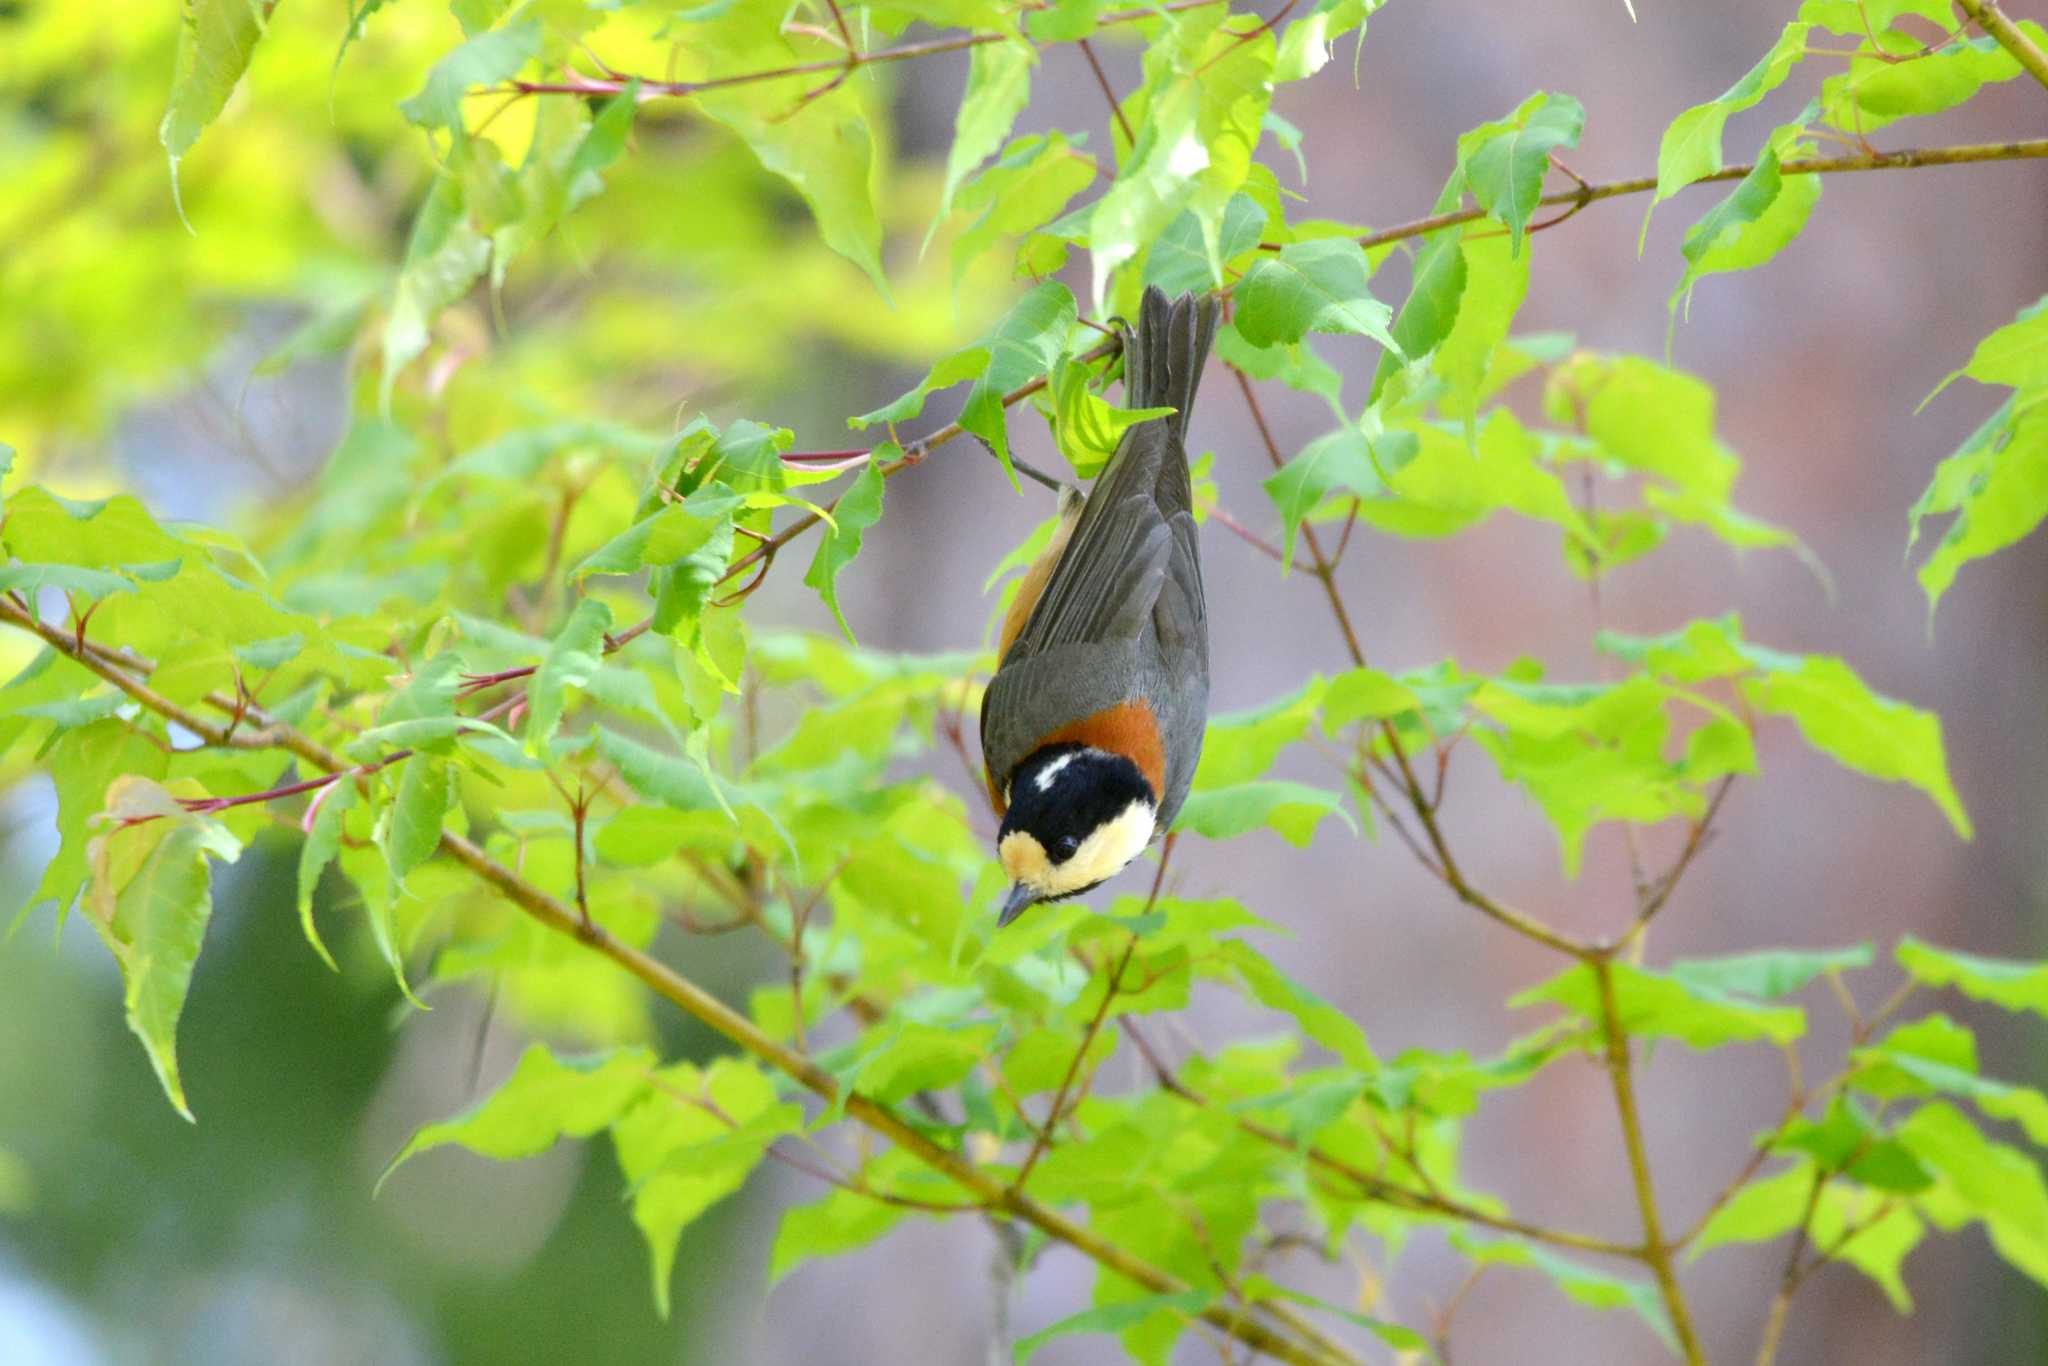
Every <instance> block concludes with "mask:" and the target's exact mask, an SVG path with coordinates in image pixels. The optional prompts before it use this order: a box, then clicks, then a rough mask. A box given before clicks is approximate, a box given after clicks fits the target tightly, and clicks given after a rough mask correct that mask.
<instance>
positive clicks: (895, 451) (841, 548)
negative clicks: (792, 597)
mask: <svg viewBox="0 0 2048 1366" xmlns="http://www.w3.org/2000/svg"><path fill="white" fill-rule="evenodd" d="M901 454H902V451H901V450H900V449H899V448H898V447H897V446H896V444H895V443H894V442H890V443H887V444H886V445H883V446H879V447H877V448H876V449H874V450H872V451H870V452H868V463H867V465H866V466H865V467H864V468H862V470H861V472H860V473H859V474H858V475H857V476H855V478H854V481H853V483H852V484H851V485H849V486H848V487H847V490H846V492H845V493H843V494H841V495H840V496H839V501H838V502H836V503H834V504H833V505H832V517H833V522H834V525H833V526H831V527H830V528H828V529H827V530H826V532H825V534H824V536H823V537H821V538H820V539H819V541H818V549H817V552H816V553H815V554H813V555H812V556H811V567H810V568H809V569H808V570H806V571H804V582H805V583H806V584H807V585H809V586H810V587H812V588H814V589H816V590H817V592H818V596H819V597H820V598H822V599H824V602H825V605H826V606H827V607H829V608H831V609H832V615H833V617H834V618H835V619H836V620H837V621H838V622H839V629H840V630H842V631H844V632H845V633H846V638H847V640H849V641H851V640H852V639H853V628H852V627H851V626H849V625H847V624H846V613H845V612H844V611H842V610H840V606H839V587H838V584H839V571H840V570H842V569H844V568H846V566H847V565H849V564H851V563H853V558H854V556H856V555H858V554H860V543H861V538H862V537H863V536H864V535H865V534H866V533H867V529H868V528H869V527H871V526H873V525H874V524H875V523H876V522H879V521H880V520H882V465H883V463H884V462H886V461H889V460H894V459H895V458H896V457H897V456H899V455H901Z"/></svg>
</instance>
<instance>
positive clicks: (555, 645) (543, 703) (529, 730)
mask: <svg viewBox="0 0 2048 1366" xmlns="http://www.w3.org/2000/svg"><path fill="white" fill-rule="evenodd" d="M611 626H612V609H611V608H609V607H607V606H605V605H604V603H603V602H602V601H601V600H600V599H597V598H583V599H581V600H580V601H578V602H577V604H576V607H575V610H573V611H572V612H570V613H569V620H568V621H567V622H565V623H563V626H562V629H561V631H560V632H559V633H558V634H557V635H556V636H555V638H554V640H553V641H552V642H550V643H549V645H548V652H547V656H546V658H544V659H542V660H541V663H540V667H539V668H538V669H536V670H535V671H534V673H533V677H532V678H531V679H530V680H529V681H528V682H527V685H526V705H527V708H528V713H527V720H526V748H527V752H528V753H530V754H532V755H534V756H535V757H536V758H538V757H541V756H544V755H546V753H547V752H548V742H549V741H550V740H552V739H554V738H555V732H556V731H557V730H559V729H560V728H561V724H562V713H563V712H564V711H565V710H567V708H568V705H569V700H568V694H569V689H571V688H587V687H589V686H590V680H591V679H592V678H594V677H596V675H597V671H598V669H599V668H600V667H602V664H603V661H604V647H605V637H606V635H607V634H609V633H610V631H611Z"/></svg>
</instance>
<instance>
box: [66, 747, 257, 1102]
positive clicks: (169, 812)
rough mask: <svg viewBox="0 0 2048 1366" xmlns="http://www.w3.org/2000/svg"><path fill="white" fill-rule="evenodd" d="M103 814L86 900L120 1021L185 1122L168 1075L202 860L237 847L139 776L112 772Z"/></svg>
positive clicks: (190, 956)
mask: <svg viewBox="0 0 2048 1366" xmlns="http://www.w3.org/2000/svg"><path fill="white" fill-rule="evenodd" d="M105 819H106V820H107V821H109V822H113V823H114V824H113V825H112V827H111V828H110V829H108V830H106V831H105V832H104V833H102V834H99V835H96V836H94V837H93V840H92V842H91V844H90V845H89V846H88V847H87V849H86V862H87V864H88V865H89V867H90V868H91V870H92V876H91V884H90V890H89V894H88V896H87V900H86V907H87V909H88V911H89V912H90V913H91V919H92V924H93V928H94V929H95V930H97V931H99V935H100V938H101V939H102V940H104V941H105V942H106V945H107V947H108V948H109V949H111V950H112V951H113V954H114V960H115V961H116V962H117V963H118V964H120V967H121V982H122V988H123V989H122V1004H123V1006H124V1007H125V1010H126V1014H127V1017H128V1028H129V1029H130V1030H132V1031H133V1032H134V1034H135V1037H136V1038H138V1039H140V1040H142V1047H143V1051H144V1052H146V1053H147V1054H148V1055H149V1063H150V1066H151V1067H153V1068H154V1069H155V1070H156V1076H157V1080H158V1081H159V1082H160V1083H162V1085H163V1088H164V1094H165V1095H166V1096H168V1097H169V1098H170V1102H171V1104H172V1106H174V1107H175V1108H176V1109H177V1111H178V1113H179V1114H181V1115H183V1116H184V1117H185V1118H186V1119H188V1120H189V1119H191V1118H192V1110H191V1107H190V1106H188V1105H187V1104H186V1103H185V1087H184V1083H183V1082H182V1081H181V1080H180V1078H179V1075H178V1017H179V1015H181V1014H182V1013H183V1012H184V1009H185V993H186V991H187V989H188V988H189V987H190V986H191V984H192V965H193V964H194V963H195V962H197V961H198V959H199V946H200V942H201V941H202V940H203V939H204V938H205V937H206V922H207V920H208V919H209V918H210V917H211V916H212V914H213V870H212V861H213V860H218V861H220V862H222V863H232V862H234V861H235V859H236V858H237V857H238V856H239V855H240V854H241V852H242V846H241V844H240V842H238V841H237V840H236V839H235V838H234V836H232V835H230V834H229V833H228V832H227V829H226V828H225V827H224V826H222V825H220V824H219V823H218V822H216V821H212V820H207V819H204V818H201V817H197V816H191V815H188V814H186V812H185V811H184V809H183V808H182V807H180V806H179V805H178V803H177V800H176V799H175V798H174V797H172V795H171V794H170V793H169V792H167V791H165V790H164V789H163V788H162V787H159V786H158V785H157V784H156V783H154V782H151V781H149V780H148V779H146V778H132V777H124V778H120V779H117V780H116V781H115V782H114V784H113V786H112V787H111V788H109V789H108V791H107V809H106V816H105ZM131 821H140V822H143V823H141V824H129V822H131Z"/></svg>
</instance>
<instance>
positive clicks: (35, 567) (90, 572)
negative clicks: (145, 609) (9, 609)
mask: <svg viewBox="0 0 2048 1366" xmlns="http://www.w3.org/2000/svg"><path fill="white" fill-rule="evenodd" d="M46 588H48V589H53V590H55V591H57V592H59V593H82V594H84V595H85V596H87V597H90V598H104V597H106V596H108V595H109V594H113V593H133V592H134V591H135V585H134V584H133V583H131V582H129V581H128V580H127V579H125V578H123V577H122V576H121V575H119V574H113V573H109V572H108V571H106V570H104V569H83V568H80V567H79V566H77V565H71V564H9V565H0V590H4V591H7V592H14V593H22V594H25V595H27V596H28V597H29V598H31V599H33V598H34V597H35V596H36V595H37V594H38V593H40V592H42V591H43V590H44V589H46Z"/></svg>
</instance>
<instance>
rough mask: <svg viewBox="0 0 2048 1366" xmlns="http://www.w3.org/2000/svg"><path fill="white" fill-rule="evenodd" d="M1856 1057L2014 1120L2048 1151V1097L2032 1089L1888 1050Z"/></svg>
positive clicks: (1861, 1051)
mask: <svg viewBox="0 0 2048 1366" xmlns="http://www.w3.org/2000/svg"><path fill="white" fill-rule="evenodd" d="M1852 1056H1853V1057H1854V1059H1855V1060H1856V1061H1858V1062H1877V1063H1882V1064H1884V1065H1885V1066H1887V1067H1891V1068H1895V1069H1897V1070H1898V1071H1900V1072H1903V1073H1905V1074H1906V1075H1907V1076H1908V1077H1911V1078H1912V1079H1913V1080H1915V1081H1917V1082H1921V1083H1923V1084H1924V1085H1926V1086H1928V1087H1931V1088H1933V1089H1934V1090H1936V1091H1939V1092H1941V1093H1942V1094H1944V1095H1951V1096H1961V1097H1964V1098H1965V1099H1967V1100H1969V1101H1970V1102H1972V1103H1973V1104H1975V1105H1976V1107H1977V1108H1978V1109H1980V1110H1982V1111H1983V1112H1984V1113H1985V1114H1987V1115H1990V1116H1991V1117H1992V1118H1993V1119H2006V1120H2011V1121H2012V1122H2013V1123H2015V1124H2017V1125H2019V1126H2020V1128H2021V1129H2022V1130H2023V1131H2024V1132H2025V1133H2026V1135H2027V1137H2028V1138H2029V1139H2030V1140H2032V1141H2033V1143H2034V1145H2035V1146H2036V1147H2040V1148H2048V1096H2044V1095H2042V1094H2041V1093H2040V1092H2039V1091H2036V1090H2034V1089H2033V1088H2032V1087H2029V1086H2015V1085H2010V1084H2008V1083H2006V1082H2001V1081H1993V1080H1992V1079H1991V1078H1989V1077H1980V1076H1976V1075H1974V1074H1973V1073H1970V1072H1966V1071H1964V1070H1963V1069H1962V1068H1960V1067H1950V1066H1948V1065H1947V1064H1946V1063H1940V1062H1934V1061H1932V1060H1930V1059H1928V1058H1922V1057H1918V1056H1916V1055H1914V1054H1911V1053H1904V1052H1900V1051H1898V1050H1896V1049H1893V1048H1888V1047H1882V1046H1880V1047H1877V1048H1860V1049H1857V1050H1856V1052H1855V1053H1854V1054H1853V1055H1852Z"/></svg>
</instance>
